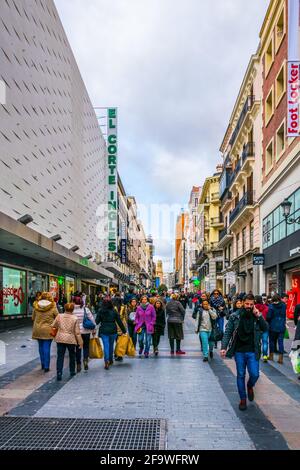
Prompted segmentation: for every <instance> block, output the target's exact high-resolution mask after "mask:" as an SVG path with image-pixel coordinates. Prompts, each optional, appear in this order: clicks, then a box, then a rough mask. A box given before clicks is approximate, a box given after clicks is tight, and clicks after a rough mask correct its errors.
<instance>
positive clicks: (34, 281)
mask: <svg viewBox="0 0 300 470" xmlns="http://www.w3.org/2000/svg"><path fill="white" fill-rule="evenodd" d="M47 291H48V276H46V275H43V274H37V273H28V307H29V314H31V312H32V309H33V302H34V301H35V299H36V294H37V292H47Z"/></svg>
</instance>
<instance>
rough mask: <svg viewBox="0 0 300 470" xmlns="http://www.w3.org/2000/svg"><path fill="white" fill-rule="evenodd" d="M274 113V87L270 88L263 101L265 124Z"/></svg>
mask: <svg viewBox="0 0 300 470" xmlns="http://www.w3.org/2000/svg"><path fill="white" fill-rule="evenodd" d="M273 114H274V87H272V88H271V90H270V92H269V94H268V97H267V99H266V103H265V125H266V126H267V125H268V123H269V121H270V119H271V117H272V116H273Z"/></svg>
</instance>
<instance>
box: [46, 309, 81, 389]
mask: <svg viewBox="0 0 300 470" xmlns="http://www.w3.org/2000/svg"><path fill="white" fill-rule="evenodd" d="M73 312H74V304H73V303H67V304H66V305H65V311H64V313H60V314H59V315H58V316H57V317H56V318H55V320H54V322H53V323H52V327H53V328H57V334H56V336H55V341H56V343H57V360H56V372H57V380H58V381H60V380H61V379H62V372H63V367H64V358H65V352H66V349H68V351H69V369H70V376H71V377H73V376H74V375H76V372H75V360H76V347H79V348H82V347H83V340H82V336H81V334H80V327H79V321H78V319H77V317H76V315H74V314H73Z"/></svg>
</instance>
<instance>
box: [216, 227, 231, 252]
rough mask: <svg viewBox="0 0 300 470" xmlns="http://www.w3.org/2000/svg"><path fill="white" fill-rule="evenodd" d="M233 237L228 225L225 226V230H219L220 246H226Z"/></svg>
mask: <svg viewBox="0 0 300 470" xmlns="http://www.w3.org/2000/svg"><path fill="white" fill-rule="evenodd" d="M232 238H233V235H232V234H231V232H230V231H229V230H228V227H225V228H224V230H222V231H221V232H219V248H223V247H224V246H226V245H227V243H228V242H229V241H231V240H232Z"/></svg>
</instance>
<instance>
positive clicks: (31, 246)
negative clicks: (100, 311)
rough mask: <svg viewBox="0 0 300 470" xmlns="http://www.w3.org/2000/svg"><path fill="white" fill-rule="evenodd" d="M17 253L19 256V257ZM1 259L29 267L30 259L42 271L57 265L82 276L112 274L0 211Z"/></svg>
mask: <svg viewBox="0 0 300 470" xmlns="http://www.w3.org/2000/svg"><path fill="white" fill-rule="evenodd" d="M16 255H17V256H18V255H19V257H20V259H22V262H21V261H18V260H17V259H16ZM0 259H2V260H4V259H5V261H6V262H9V263H10V264H12V265H14V264H18V265H19V266H20V264H21V266H24V267H28V268H30V267H31V266H30V261H31V260H32V261H33V263H32V264H34V265H35V267H36V269H39V270H41V271H44V272H48V273H52V272H53V273H54V272H55V270H56V269H60V270H61V271H64V272H65V273H69V274H75V275H77V276H80V277H82V278H85V279H98V280H99V281H101V280H102V281H108V280H110V279H112V278H113V275H112V273H111V272H110V271H108V270H107V269H105V268H103V267H102V266H98V265H97V264H95V263H93V262H92V261H90V260H87V259H86V258H83V257H82V256H80V255H78V254H76V253H74V252H73V251H71V250H69V249H68V248H66V247H64V246H62V245H60V244H59V243H57V242H55V241H53V240H51V239H50V238H47V237H45V236H44V235H41V234H40V233H38V232H36V231H35V230H33V229H32V228H30V227H27V226H26V225H24V224H22V223H21V222H18V221H17V220H14V219H13V218H11V217H9V216H8V215H6V214H4V213H2V212H0Z"/></svg>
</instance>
